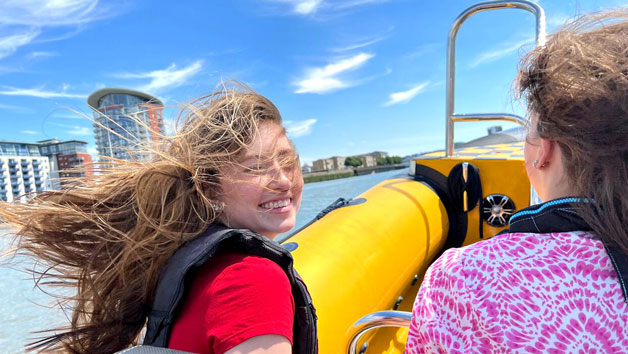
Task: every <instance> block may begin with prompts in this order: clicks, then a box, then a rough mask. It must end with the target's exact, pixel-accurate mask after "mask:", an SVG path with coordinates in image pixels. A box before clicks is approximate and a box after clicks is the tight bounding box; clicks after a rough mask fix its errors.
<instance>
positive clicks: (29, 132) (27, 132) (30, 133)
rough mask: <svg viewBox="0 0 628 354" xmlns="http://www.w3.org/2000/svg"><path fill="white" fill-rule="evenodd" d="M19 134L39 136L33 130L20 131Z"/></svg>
mask: <svg viewBox="0 0 628 354" xmlns="http://www.w3.org/2000/svg"><path fill="white" fill-rule="evenodd" d="M20 133H22V134H29V135H39V132H36V131H34V130H21V131H20Z"/></svg>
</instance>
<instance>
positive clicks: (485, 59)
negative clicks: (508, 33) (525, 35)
mask: <svg viewBox="0 0 628 354" xmlns="http://www.w3.org/2000/svg"><path fill="white" fill-rule="evenodd" d="M528 44H532V41H531V40H529V39H526V40H523V41H518V42H514V43H513V42H507V43H502V44H501V45H500V46H499V48H497V49H493V50H489V51H487V52H484V53H482V54H480V55H479V56H478V57H477V58H475V59H474V60H473V61H472V62H471V64H469V67H471V68H475V67H476V66H478V65H482V64H487V63H491V62H494V61H496V60H499V59H501V58H503V57H505V56H507V55H509V54H512V53H514V52H516V51H517V50H519V49H520V48H521V47H522V46H524V45H528Z"/></svg>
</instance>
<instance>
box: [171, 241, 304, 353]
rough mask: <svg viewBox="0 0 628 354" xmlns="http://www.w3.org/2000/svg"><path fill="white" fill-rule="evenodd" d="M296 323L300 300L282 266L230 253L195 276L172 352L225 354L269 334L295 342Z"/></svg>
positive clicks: (176, 326) (173, 337)
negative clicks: (295, 298)
mask: <svg viewBox="0 0 628 354" xmlns="http://www.w3.org/2000/svg"><path fill="white" fill-rule="evenodd" d="M293 321H294V299H293V298H292V291H291V288H290V282H289V280H288V277H287V276H286V273H285V272H284V271H283V270H282V269H281V267H279V266H278V265H277V264H276V263H275V262H273V261H271V260H269V259H266V258H262V257H256V256H250V255H244V254H238V253H229V254H225V255H221V256H219V257H218V258H217V259H215V260H213V261H210V262H208V263H207V264H206V265H204V266H203V268H201V269H200V270H199V272H198V273H197V274H196V275H195V278H194V281H193V282H192V286H191V287H190V289H189V290H188V291H186V295H185V299H184V301H183V307H182V309H181V312H180V313H179V315H178V317H177V318H176V320H175V324H174V326H173V328H172V333H171V335H170V341H169V343H168V347H169V348H171V349H178V350H183V351H187V352H193V353H220V354H222V353H224V352H225V351H227V350H229V349H231V348H233V347H235V346H236V345H238V344H240V343H242V342H244V341H246V340H247V339H250V338H252V337H255V336H260V335H266V334H277V335H281V336H284V337H286V338H287V339H288V340H289V341H290V343H292V324H293Z"/></svg>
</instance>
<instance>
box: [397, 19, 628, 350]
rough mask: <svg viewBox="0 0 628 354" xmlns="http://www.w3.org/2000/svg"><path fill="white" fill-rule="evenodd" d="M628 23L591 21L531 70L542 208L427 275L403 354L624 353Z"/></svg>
mask: <svg viewBox="0 0 628 354" xmlns="http://www.w3.org/2000/svg"><path fill="white" fill-rule="evenodd" d="M627 19H628V12H627V11H625V10H622V11H620V12H613V13H606V14H601V15H600V14H598V15H590V16H585V17H584V18H581V19H579V20H577V21H575V22H573V23H571V24H568V25H566V26H565V27H564V28H562V29H560V30H559V31H557V32H556V33H555V34H554V35H553V36H552V37H551V38H550V39H549V40H548V42H547V43H546V44H545V45H544V46H542V47H539V48H537V49H535V50H533V51H532V52H531V53H530V54H528V55H527V56H526V57H525V58H524V59H523V61H522V63H521V65H520V69H519V70H520V74H519V82H518V84H519V91H520V93H521V94H522V95H523V97H524V98H525V100H526V101H527V104H528V109H529V112H530V115H531V122H530V123H531V124H530V129H529V131H528V135H527V137H526V143H525V168H526V171H527V173H528V177H529V178H530V182H531V183H532V186H533V187H534V188H535V190H536V191H537V193H538V195H539V197H540V198H541V199H542V200H543V201H545V202H544V203H542V204H539V205H534V206H531V207H529V208H526V209H524V210H521V211H519V212H518V213H516V214H514V215H513V216H512V218H511V219H510V225H509V230H507V232H506V233H504V234H501V235H498V236H495V237H493V238H492V239H490V240H487V241H483V242H478V243H476V244H473V245H471V246H468V247H464V248H459V249H451V250H448V251H446V252H445V253H444V254H443V255H442V256H441V257H440V258H439V259H438V260H437V261H436V262H435V263H434V264H433V265H432V266H431V267H430V269H429V270H428V272H427V274H426V276H425V280H424V282H423V284H422V285H421V289H420V290H419V294H418V295H417V299H416V302H415V305H414V309H413V319H412V324H411V326H410V332H409V335H408V342H407V346H406V353H410V354H416V353H628V289H627V288H626V284H628V183H626V182H627V181H628V20H627Z"/></svg>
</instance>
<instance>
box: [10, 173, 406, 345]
mask: <svg viewBox="0 0 628 354" xmlns="http://www.w3.org/2000/svg"><path fill="white" fill-rule="evenodd" d="M406 171H407V170H395V171H388V172H382V173H377V174H371V175H365V176H358V177H351V178H344V179H337V180H333V181H325V182H317V183H310V184H306V185H305V187H304V188H303V198H302V202H301V209H300V210H299V213H298V214H297V222H296V227H295V229H298V228H299V227H301V226H303V225H305V224H307V223H308V222H309V221H310V220H312V218H314V217H315V216H316V215H317V214H318V213H319V212H320V211H321V210H323V209H324V208H325V207H326V206H328V205H329V204H331V203H332V202H334V201H335V200H336V199H338V198H339V197H343V198H345V199H349V198H353V197H355V196H357V195H359V194H361V193H362V192H364V191H366V190H367V189H369V188H370V187H372V186H374V185H375V184H377V183H379V182H381V181H383V180H385V179H387V178H390V177H394V176H396V175H400V174H404V173H406ZM8 231H9V230H7V229H2V226H0V236H1V237H0V252H4V251H6V250H8V249H9V248H11V247H12V242H11V239H10V237H8V236H6V235H5V234H6V233H7V232H8ZM288 234H289V233H286V234H284V235H280V236H278V239H282V238H285V237H286V236H287V235H288ZM32 267H33V262H32V261H31V260H28V259H24V258H21V257H13V258H8V257H7V256H6V255H3V257H1V258H0V279H1V281H2V285H1V286H0V289H2V290H1V291H0V323H2V326H0V352H1V353H7V354H14V353H23V348H24V345H25V344H26V343H28V342H30V341H32V340H33V339H34V338H36V337H37V335H36V334H32V333H31V332H34V331H37V330H43V329H49V328H53V327H57V326H60V325H64V324H66V323H67V320H66V317H69V316H70V314H67V316H66V315H65V314H64V313H63V311H61V310H60V309H59V308H58V307H59V306H57V305H56V304H55V303H54V302H53V301H52V300H51V298H50V297H49V296H47V295H45V294H44V293H43V292H42V291H41V290H38V289H36V288H35V286H34V281H33V278H32V276H30V275H29V274H28V273H27V272H25V271H24V269H30V268H32Z"/></svg>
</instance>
